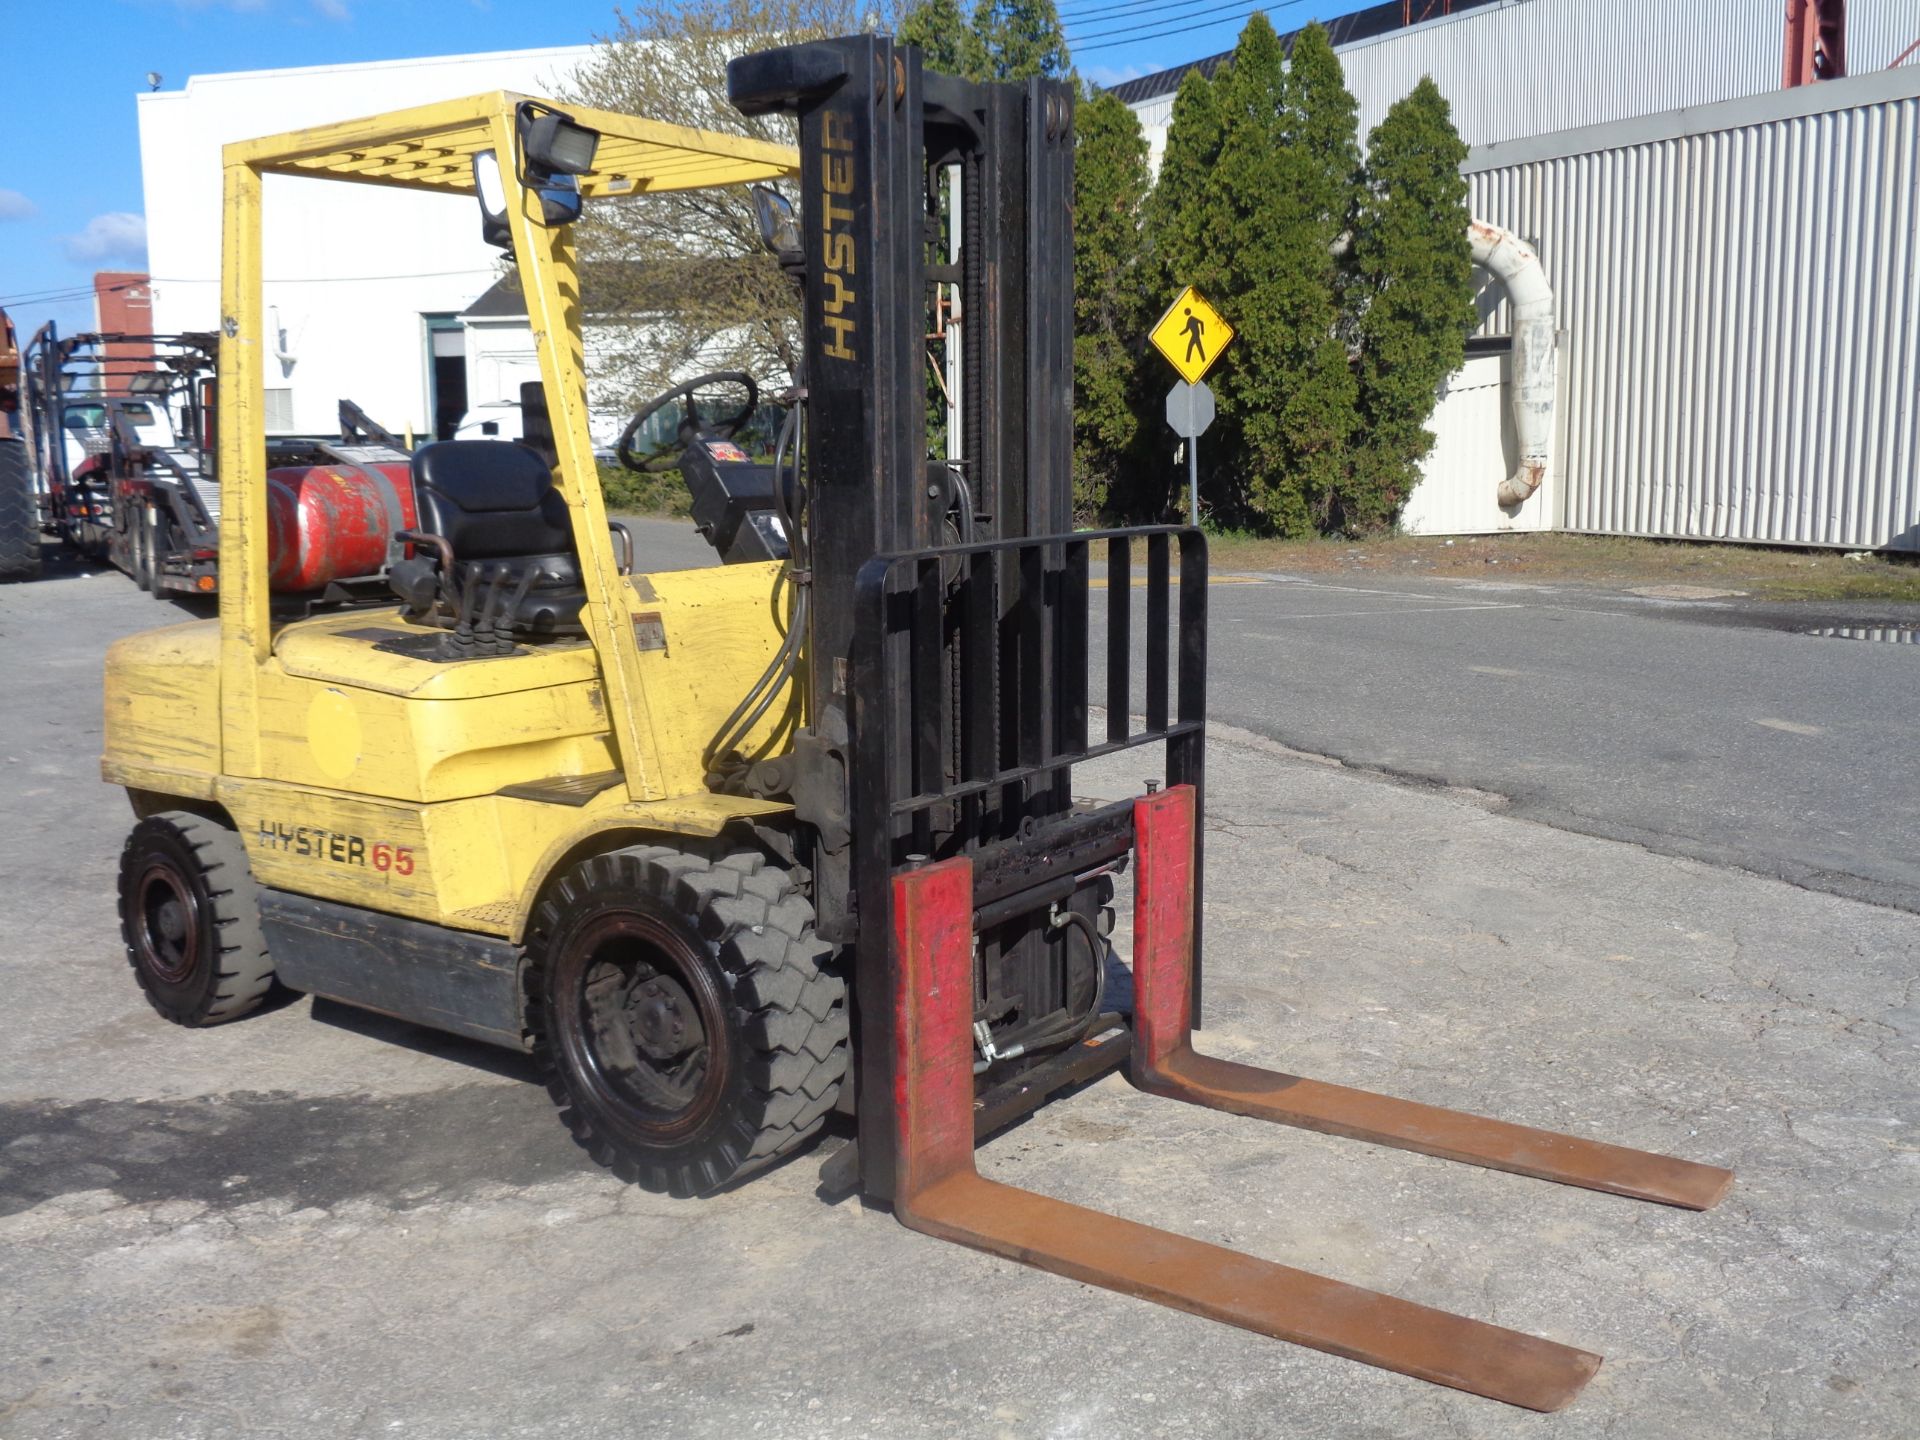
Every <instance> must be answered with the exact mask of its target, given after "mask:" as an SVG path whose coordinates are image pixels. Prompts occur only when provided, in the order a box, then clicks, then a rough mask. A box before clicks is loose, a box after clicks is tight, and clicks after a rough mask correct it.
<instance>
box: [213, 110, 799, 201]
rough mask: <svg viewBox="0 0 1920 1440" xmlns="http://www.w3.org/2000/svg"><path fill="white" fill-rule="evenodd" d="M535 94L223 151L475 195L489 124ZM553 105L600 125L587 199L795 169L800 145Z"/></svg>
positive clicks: (261, 165)
mask: <svg viewBox="0 0 1920 1440" xmlns="http://www.w3.org/2000/svg"><path fill="white" fill-rule="evenodd" d="M532 98H536V97H531V96H524V95H517V94H514V93H512V92H511V91H506V90H495V91H491V92H489V93H487V94H483V95H472V96H468V97H467V98H465V99H462V100H443V101H439V102H438V103H436V104H432V105H421V106H417V107H415V108H414V109H411V110H393V111H389V112H388V113H386V114H384V115H370V116H368V117H367V118H366V119H364V120H345V121H341V122H339V123H337V124H332V125H317V126H314V127H312V128H310V129H306V130H290V131H288V132H287V133H286V134H284V135H268V136H264V137H263V138H261V139H258V140H241V141H237V142H235V143H234V144H231V145H229V146H227V147H226V158H227V162H228V163H229V164H233V163H245V164H250V165H252V166H253V167H254V168H255V169H256V170H260V171H262V172H264V173H267V174H277V175H311V176H315V177H321V178H328V179H337V180H354V181H360V182H362V183H365V184H374V185H397V186H400V187H402V188H405V189H409V190H437V191H442V192H463V193H471V191H472V190H473V155H474V152H475V151H478V150H487V149H491V148H493V146H494V131H493V129H492V122H493V121H494V120H495V119H496V117H504V118H505V119H506V121H507V122H508V123H509V124H511V123H512V118H513V112H514V107H515V106H516V105H518V104H519V102H520V101H522V100H524V99H532ZM540 103H541V104H551V103H552V102H550V101H545V100H542V101H540ZM554 108H555V109H558V110H562V111H564V112H565V113H566V114H567V115H569V116H571V117H572V118H573V119H575V120H577V121H578V122H579V123H580V124H582V125H586V126H590V127H591V128H593V129H595V130H598V131H599V132H600V135H601V140H600V148H599V150H598V152H597V153H596V154H595V157H594V169H593V173H592V174H591V175H582V176H581V177H580V189H581V193H583V194H585V195H588V196H592V197H600V196H608V195H639V194H645V193H647V192H649V191H659V190H696V189H704V188H706V187H708V186H714V185H742V184H747V183H750V182H752V181H755V180H769V179H774V178H777V177H779V176H783V175H791V174H794V173H797V172H798V170H799V168H800V156H799V152H797V151H795V150H792V149H789V148H788V147H786V146H784V145H771V144H768V143H767V142H765V141H763V140H748V139H744V138H742V137H740V136H737V135H721V134H718V133H716V132H714V131H711V130H692V129H688V128H687V127H685V126H681V125H666V124H662V123H661V122H659V121H657V120H642V119H640V118H638V117H637V116H633V115H621V114H617V113H615V112H614V111H610V110H594V109H590V108H588V107H585V106H579V105H556V106H554ZM503 159H504V157H503Z"/></svg>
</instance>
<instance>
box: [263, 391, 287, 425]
mask: <svg viewBox="0 0 1920 1440" xmlns="http://www.w3.org/2000/svg"><path fill="white" fill-rule="evenodd" d="M266 407H267V408H266V417H267V433H268V434H269V435H275V434H278V435H285V434H288V433H290V432H291V431H292V430H293V389H292V387H291V386H289V387H288V388H286V389H284V390H268V391H267V392H266Z"/></svg>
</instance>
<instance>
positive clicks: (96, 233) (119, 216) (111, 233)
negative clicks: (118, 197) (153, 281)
mask: <svg viewBox="0 0 1920 1440" xmlns="http://www.w3.org/2000/svg"><path fill="white" fill-rule="evenodd" d="M60 248H61V249H62V250H64V251H66V252H67V258H68V259H69V260H72V261H73V262H75V263H76V264H80V265H98V264H100V263H101V262H103V261H108V260H120V261H124V262H127V263H130V264H137V265H144V264H146V263H147V222H146V218H145V217H144V216H140V215H129V214H128V213H127V212H126V211H124V210H113V211H109V212H108V213H107V214H105V215H96V216H94V217H93V218H92V219H91V220H89V221H88V222H87V228H86V229H84V230H82V231H81V232H80V233H79V234H78V235H62V236H61V237H60Z"/></svg>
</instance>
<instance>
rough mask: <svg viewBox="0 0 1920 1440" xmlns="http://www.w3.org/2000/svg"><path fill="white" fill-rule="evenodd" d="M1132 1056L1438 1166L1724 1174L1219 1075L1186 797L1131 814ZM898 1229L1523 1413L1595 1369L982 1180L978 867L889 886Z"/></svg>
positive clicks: (1423, 1109) (1187, 1085) (1650, 1185)
mask: <svg viewBox="0 0 1920 1440" xmlns="http://www.w3.org/2000/svg"><path fill="white" fill-rule="evenodd" d="M1134 818H1135V848H1136V855H1137V859H1138V867H1139V868H1138V872H1137V879H1136V882H1135V883H1136V889H1135V901H1134V905H1135V933H1134V944H1135V962H1134V977H1135V1031H1136V1034H1135V1048H1134V1059H1133V1069H1132V1073H1131V1078H1132V1079H1133V1081H1134V1083H1135V1084H1136V1085H1138V1086H1140V1087H1141V1088H1142V1089H1144V1090H1147V1091H1149V1092H1151V1093H1155V1094H1160V1095H1166V1096H1169V1097H1171V1098H1175V1099H1181V1100H1186V1101H1189V1102H1191V1103H1194V1104H1200V1105H1207V1106H1211V1107H1213V1108H1216V1109H1223V1110H1230V1111H1234V1112H1235V1113H1239V1114H1245V1115H1252V1116H1256V1117H1259V1118H1262V1119H1269V1120H1276V1121H1280V1122H1281V1123H1284V1124H1292V1125H1301V1126H1305V1127H1307V1128H1309V1129H1315V1130H1323V1131H1326V1132H1328V1133H1331V1134H1337V1135H1348V1136H1352V1137H1354V1138H1358V1139H1366V1140H1372V1141H1374V1142H1376V1143H1379V1144H1383V1145H1391V1146H1396V1147H1399V1148H1402V1149H1412V1150H1418V1151H1421V1152H1423V1153H1426V1154H1430V1155H1437V1156H1440V1157H1442V1158H1445V1159H1453V1160H1465V1161H1470V1162H1472V1163H1475V1164H1480V1165H1486V1166H1490V1167H1492V1168H1495V1169H1506V1170H1514V1171H1517V1172H1519V1173H1521V1174H1528V1175H1534V1176H1538V1177H1540V1178H1542V1179H1548V1180H1556V1181H1560V1182H1562V1183H1565V1184H1572V1185H1582V1186H1586V1187H1588V1188H1591V1189H1598V1190H1607V1191H1610V1192H1612V1193H1615V1194H1621V1195H1629V1196H1633V1197H1636V1198H1640V1199H1649V1200H1656V1201H1660V1202H1663V1203H1666V1204H1672V1205H1680V1206H1686V1207H1689V1208H1695V1209H1705V1208H1706V1207H1708V1206H1710V1205H1712V1204H1713V1203H1714V1202H1715V1201H1717V1200H1718V1199H1719V1198H1720V1197H1721V1196H1722V1195H1723V1194H1724V1193H1725V1192H1726V1189H1727V1186H1728V1185H1729V1184H1730V1183H1731V1181H1732V1175H1731V1174H1730V1173H1729V1172H1727V1171H1725V1170H1718V1169H1714V1168H1712V1167H1709V1166H1703V1165H1694V1164H1689V1163H1688V1162H1685V1161H1680V1160H1674V1159H1670V1158H1668V1157H1665V1156H1657V1155H1648V1154H1644V1153H1642V1152H1639V1151H1634V1150H1625V1149H1621V1148H1618V1147H1615V1146H1610V1145H1598V1144H1595V1143H1593V1142H1590V1141H1583V1140H1576V1139H1573V1138H1571V1137H1568V1136H1561V1135H1553V1134H1550V1133H1548V1132H1545V1131H1539V1130H1530V1129H1527V1128H1525V1127H1523V1126H1516V1125H1506V1124H1503V1123H1501V1122H1499V1121H1493V1120H1485V1119H1481V1118H1479V1117H1476V1116H1469V1115H1462V1114H1458V1113H1456V1112H1453V1111H1448V1110H1439V1109H1435V1108H1433V1107H1431V1106H1425V1105H1415V1104H1411V1103H1409V1102H1406V1101H1399V1100H1391V1099H1388V1098H1386V1097H1384V1096H1379V1095H1371V1094H1368V1093H1366V1092H1364V1091H1359V1090H1349V1089H1345V1088H1343V1087H1341V1086H1334V1085H1323V1084H1320V1083H1318V1082H1315V1081H1310V1080H1302V1079H1299V1078H1297V1077H1294V1076H1289V1075H1280V1074H1275V1073H1272V1072H1269V1071H1264V1070H1258V1069H1255V1068H1253V1067H1251V1066H1245V1065H1236V1064H1231V1063H1229V1062H1226V1061H1220V1060H1213V1059H1210V1058H1208V1057H1205V1056H1202V1055H1199V1054H1197V1053H1196V1052H1195V1051H1194V1050H1193V1048H1192V1045H1191V1040H1190V1034H1191V1027H1190V1024H1189V1014H1190V1011H1189V1008H1188V1007H1189V994H1188V987H1187V980H1188V976H1189V964H1190V957H1191V953H1192V936H1193V912H1194V907H1193V893H1194V891H1193V879H1194V864H1193V855H1194V791H1193V788H1192V787H1191V786H1187V785H1176V786H1173V787H1171V788H1170V789H1168V790H1166V791H1164V792H1162V793H1160V794H1157V795H1149V796H1146V797H1144V798H1142V799H1140V800H1139V801H1137V802H1136V803H1135V806H1134ZM893 911H894V916H893V918H894V940H895V947H896V955H897V958H898V963H897V965H896V966H895V967H894V974H895V976H896V983H895V986H894V1001H895V1014H894V1019H895V1024H894V1026H893V1031H894V1041H895V1045H896V1047H897V1048H896V1054H895V1071H894V1074H895V1081H896V1093H895V1095H894V1114H895V1121H896V1125H897V1126H898V1130H897V1134H896V1143H897V1151H896V1153H897V1156H898V1166H899V1169H898V1172H897V1173H898V1175H899V1184H898V1185H897V1187H896V1190H895V1194H894V1207H895V1213H896V1215H897V1216H898V1217H899V1219H900V1220H901V1221H902V1222H903V1223H904V1224H906V1225H907V1226H908V1227H909V1228H911V1229H914V1230H919V1231H922V1232H923V1233H926V1234H929V1235H934V1236H937V1237H939V1238H941V1239H945V1240H953V1241H957V1242H958V1243H960V1244H963V1245H970V1246H973V1247H974V1248H976V1249H980V1250H986V1251H989V1252H991V1253H993V1254H996V1255H1002V1256H1005V1257H1006V1258H1008V1259H1012V1260H1018V1261H1020V1262H1022V1263H1024V1264H1028V1265H1034V1266H1037V1267H1038V1268H1040V1269H1043V1270H1050V1271H1052V1272H1054V1273H1055V1274H1060V1275H1065V1276H1067V1277H1069V1278H1071V1279H1075V1280H1079V1281H1082V1282H1083V1283H1086V1284H1089V1285H1099V1286H1102V1287H1104V1288H1106V1289H1109V1290H1117V1291H1120V1292H1121V1293H1123V1294H1128V1295H1136V1296H1139V1297H1141V1298H1143V1299H1148V1300H1154V1301H1158V1302H1159V1303H1161V1304H1163V1305H1168V1306H1171V1307H1173V1308H1175V1309H1178V1310H1185V1311H1189V1312H1191V1313H1193V1314H1196V1315H1202V1316H1205V1317H1207V1318H1209V1319H1214V1320H1222V1321H1225V1322H1226V1323H1228V1324H1230V1325H1238V1326H1241V1327H1242V1328H1244V1329H1247V1330H1253V1331H1256V1332H1258V1333H1260V1334H1263V1335H1271V1336H1273V1337H1274V1338H1276V1339H1280V1340H1290V1341H1293V1342H1294V1343H1296V1344H1300V1345H1306V1346H1309V1347H1311V1348H1313V1349H1317V1350H1325V1351H1327V1352H1329V1353H1331V1354H1334V1355H1341V1356H1345V1357H1347V1358H1348V1359H1353V1360H1359V1361H1362V1362H1364V1363H1366V1364H1369V1365H1377V1366H1380V1367H1381V1368H1383V1369H1387V1370H1395V1371H1399V1372H1400V1373H1402V1374H1406V1375H1412V1376H1415V1377H1417V1378H1419V1379H1423V1380H1431V1381H1433V1382H1435V1383H1437V1384H1441V1385H1448V1386H1452V1387H1453V1388H1455V1389H1459V1390H1466V1391H1470V1392H1472V1393H1474V1394H1477V1395H1485V1396H1488V1397H1490V1398H1492V1399H1496V1400H1503V1401H1506V1402H1507V1403H1509V1404H1513V1405H1519V1406H1523V1407H1525V1408H1527V1409H1531V1410H1557V1409H1559V1408H1561V1407H1562V1406H1564V1405H1565V1404H1567V1403H1568V1402H1569V1401H1570V1400H1572V1399H1573V1397H1574V1396H1575V1395H1576V1394H1578V1393H1579V1391H1580V1389H1581V1387H1582V1386H1583V1385H1585V1384H1586V1382H1587V1381H1588V1380H1589V1379H1591V1378H1592V1377H1593V1374H1594V1372H1595V1370H1597V1369H1598V1368H1599V1365H1600V1357H1599V1356H1598V1355H1594V1354H1591V1353H1589V1352H1587V1351H1584V1350H1577V1349H1574V1348H1572V1347H1570V1346H1566V1345H1560V1344H1557V1343H1555V1342H1553V1341H1549V1340H1543V1339H1540V1338H1539V1337H1537V1336H1532V1335H1526V1334H1523V1333H1521V1332H1519V1331H1514V1330H1508V1329H1504V1328H1502V1327H1500V1326H1497V1325H1489V1324H1486V1323H1484V1322H1482V1321H1478V1320H1471V1319H1468V1318H1466V1317H1464V1316H1459V1315H1451V1314H1448V1313H1447V1312H1445V1311H1441V1310H1434V1309H1430V1308H1428V1307H1426V1306H1423V1305H1416V1304H1414V1303H1412V1302H1410V1301H1406V1300H1401V1299H1397V1298H1395V1297H1393V1296H1390V1295H1382V1294H1379V1293H1377V1292H1375V1291H1371V1290H1365V1289H1361V1288H1359V1287H1356V1286H1352V1285H1346V1284H1343V1283H1341V1282H1339V1281H1337V1280H1329V1279H1326V1278H1324V1277H1322V1276H1319V1275H1314V1274H1310V1273H1308V1272H1306V1271H1304V1270H1296V1269H1293V1268H1292V1267H1290V1266H1286V1265H1279V1264H1275V1263H1273V1262H1271V1261H1267V1260H1260V1259H1257V1258H1255V1257H1253V1256H1250V1255H1244V1254H1241V1253H1239V1252H1237V1251H1233V1250H1228V1249H1225V1248H1223V1247H1221V1246H1218V1245H1210V1244H1207V1243H1206V1242H1204V1241H1199V1240H1192V1239H1188V1238H1186V1237H1183V1236H1179V1235H1173V1234H1170V1233H1168V1232H1166V1231H1163V1230H1156V1229H1153V1228H1152V1227H1150V1226H1145V1225H1139V1224H1136V1223H1134V1222H1132V1221H1129V1220H1123V1219H1119V1218H1117V1217H1115V1216H1111V1215H1107V1214H1103V1213H1101V1212H1099V1211H1096V1210H1090V1209H1086V1208H1084V1207H1082V1206H1078V1205H1073V1204H1069V1203H1067V1202H1065V1201H1060V1200H1054V1199H1050V1198H1048V1197H1046V1196H1043V1195H1038V1194H1035V1193H1033V1192H1032V1191H1028V1190H1022V1189H1018V1188H1016V1187H1013V1186H1009V1185H1002V1184H1000V1183H998V1182H996V1181H992V1180H987V1179H985V1178H983V1177H982V1176H981V1175H980V1174H979V1172H978V1171H977V1170H976V1169H975V1166H974V1160H973V1146H974V1115H973V1111H974V1091H973V1065H972V1060H973V1052H972V1037H971V1031H970V1024H971V1020H972V1005H973V998H972V997H973V976H972V963H973V961H972V928H973V866H972V862H971V861H969V860H967V859H965V858H964V857H963V858H957V859H952V860H946V861H942V862H940V863H937V864H933V865H927V866H923V867H921V868H918V869H914V870H909V871H905V872H903V873H901V874H899V875H897V876H895V878H894V906H893Z"/></svg>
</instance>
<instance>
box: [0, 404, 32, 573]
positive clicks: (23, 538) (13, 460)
mask: <svg viewBox="0 0 1920 1440" xmlns="http://www.w3.org/2000/svg"><path fill="white" fill-rule="evenodd" d="M39 577H40V499H39V497H38V496H36V495H35V494H34V493H33V474H32V472H31V471H30V470H29V469H28V468H27V447H26V444H25V443H24V442H23V441H20V440H16V439H11V438H7V439H0V583H5V582H6V581H10V580H37V579H38V578H39Z"/></svg>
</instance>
